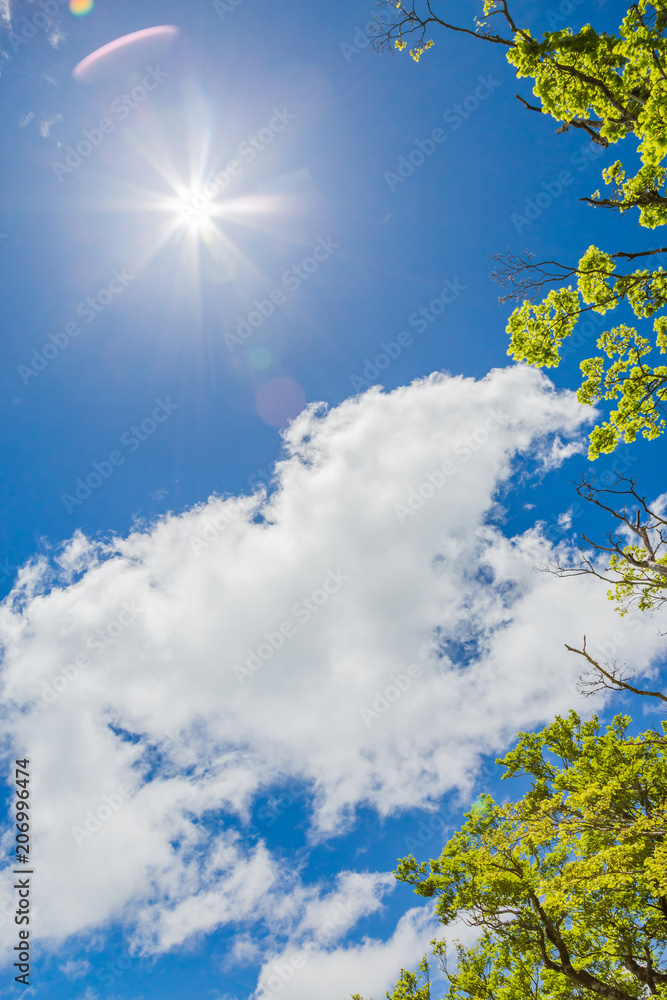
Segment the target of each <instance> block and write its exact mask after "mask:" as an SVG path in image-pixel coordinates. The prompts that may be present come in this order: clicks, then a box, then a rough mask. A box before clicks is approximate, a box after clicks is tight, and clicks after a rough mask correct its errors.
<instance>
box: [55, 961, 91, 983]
mask: <svg viewBox="0 0 667 1000" xmlns="http://www.w3.org/2000/svg"><path fill="white" fill-rule="evenodd" d="M60 971H61V972H62V973H63V975H65V976H67V978H68V979H80V978H81V976H85V975H87V974H88V972H89V971H90V962H88V961H86V959H70V960H69V962H65V964H64V965H61V966H60Z"/></svg>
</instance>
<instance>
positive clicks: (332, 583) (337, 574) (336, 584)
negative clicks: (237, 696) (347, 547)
mask: <svg viewBox="0 0 667 1000" xmlns="http://www.w3.org/2000/svg"><path fill="white" fill-rule="evenodd" d="M349 579H350V577H349V576H347V575H346V574H345V573H343V571H342V570H341V569H340V567H339V568H338V569H336V570H331V569H330V570H329V572H328V573H327V575H326V577H325V578H324V580H323V581H322V583H321V585H320V586H319V587H317V588H316V589H315V590H313V592H312V593H311V594H310V595H309V596H308V597H302V598H301V600H300V601H297V602H296V604H293V605H292V609H291V615H292V618H296V621H297V624H296V625H295V623H294V622H293V621H292V618H286V619H285V620H284V621H283V622H281V623H280V625H279V626H278V627H277V629H276V631H275V632H265V633H264V635H263V636H262V638H263V639H264V640H265V641H264V642H261V643H260V644H259V646H258V647H257V649H256V650H254V649H248V650H246V654H247V655H246V660H245V665H241V664H238V663H235V664H234V666H233V668H232V669H233V670H234V674H235V675H236V679H237V681H238V682H239V684H240V685H242V684H243V683H244V681H245V679H246V678H247V677H252V676H253V675H254V674H255V673H257V671H258V670H261V669H262V667H263V666H264V664H265V663H268V661H269V660H270V659H271V658H272V656H273V654H274V653H275V652H276V651H277V650H279V649H282V647H283V646H284V645H285V642H286V641H287V640H288V639H291V638H292V637H293V636H295V635H296V632H297V628H298V626H299V625H306V624H307V623H308V622H309V621H310V619H311V618H312V617H313V616H314V615H316V614H317V613H318V612H319V611H320V610H321V608H323V607H324V605H325V604H327V603H328V601H329V598H331V597H333V595H334V594H337V593H338V591H339V590H340V589H341V587H343V586H344V585H345V584H346V583H347V582H348V580H349Z"/></svg>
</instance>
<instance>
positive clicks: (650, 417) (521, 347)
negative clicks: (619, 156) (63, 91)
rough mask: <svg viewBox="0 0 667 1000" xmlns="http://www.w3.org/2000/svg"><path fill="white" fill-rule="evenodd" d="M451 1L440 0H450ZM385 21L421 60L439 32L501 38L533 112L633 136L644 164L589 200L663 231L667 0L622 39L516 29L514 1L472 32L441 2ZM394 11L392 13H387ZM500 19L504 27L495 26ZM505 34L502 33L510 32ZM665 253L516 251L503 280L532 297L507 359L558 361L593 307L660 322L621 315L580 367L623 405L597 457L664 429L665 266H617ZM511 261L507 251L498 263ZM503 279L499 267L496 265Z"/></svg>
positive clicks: (384, 41) (496, 3)
mask: <svg viewBox="0 0 667 1000" xmlns="http://www.w3.org/2000/svg"><path fill="white" fill-rule="evenodd" d="M443 5H444V0H443ZM378 6H379V7H381V8H382V11H383V14H384V16H383V17H382V19H378V21H377V23H376V28H375V36H374V42H375V46H376V48H378V49H386V48H390V47H394V48H396V49H398V50H399V51H401V50H403V49H404V48H406V47H407V44H408V42H407V41H406V39H407V38H409V39H410V40H411V41H412V40H414V42H415V44H414V47H413V48H412V49H411V50H410V52H411V55H412V56H413V58H414V59H416V60H419V58H420V57H421V56H422V55H423V54H424V52H426V51H427V50H428V49H430V48H431V47H432V46H433V44H434V42H433V39H432V38H428V37H427V36H428V35H429V34H430V33H431V31H432V30H433V29H437V28H443V29H446V30H450V31H455V32H461V33H463V34H465V35H469V36H472V37H475V38H478V39H480V40H481V41H485V42H487V43H491V44H494V45H499V46H501V47H502V48H504V49H505V50H506V57H507V61H508V62H509V63H510V65H511V66H513V67H514V69H515V71H516V75H517V77H520V78H521V77H526V78H530V79H532V80H533V82H534V86H533V93H534V95H535V96H536V97H537V98H538V99H539V101H540V103H539V105H534V104H530V103H529V102H528V101H527V100H525V99H524V98H523V97H520V96H519V95H518V94H517V97H518V99H519V100H520V101H521V102H522V103H523V104H524V105H525V107H526V108H528V109H529V110H531V111H536V112H539V113H541V114H546V115H550V116H551V117H552V118H554V119H555V120H556V121H557V122H558V123H559V127H558V129H557V132H559V133H563V132H567V131H569V130H570V129H579V130H582V131H584V132H585V133H586V134H587V135H588V136H589V137H590V139H591V141H592V142H594V143H596V144H598V145H600V146H604V147H609V146H611V145H614V144H615V143H617V142H620V141H621V140H624V139H628V137H629V136H630V135H633V136H634V138H635V140H636V141H637V144H638V145H637V152H638V153H639V156H640V161H641V166H640V168H639V169H638V170H637V171H636V172H635V173H634V174H633V175H632V176H631V175H629V174H628V173H627V171H626V168H625V166H624V165H623V163H622V162H621V160H617V161H616V162H615V163H613V164H612V165H611V166H610V167H608V168H607V169H606V170H605V171H603V179H604V181H605V184H606V185H607V186H608V187H610V189H611V191H610V195H609V196H608V197H604V198H603V197H601V196H600V193H599V191H598V192H595V193H594V194H593V196H592V197H587V198H583V199H582V200H584V201H587V202H589V203H590V204H591V205H593V206H595V207H598V208H606V209H608V210H611V211H614V212H618V213H621V214H624V213H626V212H627V211H630V210H631V209H638V210H639V218H638V221H639V225H640V226H643V227H647V228H651V229H652V228H656V227H657V226H660V225H664V224H665V222H667V169H666V168H665V167H664V166H663V165H662V164H663V160H664V157H665V155H666V154H667V127H666V126H667V117H666V112H667V39H666V38H665V32H666V31H667V4H666V3H664V2H663V0H653V2H649V0H638V2H637V3H635V4H632V6H631V7H630V8H629V9H628V11H627V14H626V16H625V17H624V19H623V21H622V22H621V24H620V26H619V30H618V34H617V35H610V34H607V33H606V32H597V31H595V29H594V28H593V27H592V26H591V25H590V24H587V25H584V27H583V28H581V30H580V31H578V32H576V33H573V32H572V30H571V29H570V28H566V29H563V30H558V31H549V32H545V33H544V35H543V36H542V41H539V40H538V39H536V38H533V37H532V35H531V33H530V31H529V30H528V29H527V28H523V27H520V26H519V25H518V24H517V23H516V21H515V19H514V17H513V15H512V14H511V12H510V9H509V4H508V2H507V0H484V3H483V8H482V16H483V17H485V18H486V20H479V19H475V22H474V27H466V26H465V25H462V24H454V23H452V22H451V21H449V20H446V19H445V18H444V17H443V16H441V15H440V13H438V11H439V9H440V7H439V5H438V3H437V2H436V0H405V2H404V0H398V2H397V0H378ZM388 12H391V14H390V16H389V18H388V17H387V13H388ZM492 26H493V28H495V27H496V26H498V31H495V30H492ZM499 32H503V33H502V34H501V33H499ZM665 252H667V248H665V247H658V248H655V249H650V250H639V251H626V250H619V251H616V252H615V253H607V252H604V251H603V250H601V249H599V248H598V247H595V246H591V247H589V248H588V250H586V252H585V253H584V254H583V256H582V257H581V259H580V260H579V261H578V263H577V264H573V263H570V264H567V263H566V264H563V263H560V262H557V261H541V262H538V263H535V262H534V260H533V257H532V255H531V254H530V253H526V254H525V255H524V256H512V255H509V256H508V257H507V258H506V259H505V260H504V269H502V270H501V271H500V277H501V279H504V280H506V281H508V282H509V283H510V284H512V285H513V294H516V295H517V297H520V298H523V299H525V301H523V303H522V305H520V306H519V307H518V308H517V309H515V310H514V312H513V313H512V315H511V316H510V319H509V322H508V326H507V330H508V333H509V334H510V338H511V339H510V347H509V351H508V354H510V355H511V356H512V357H514V358H515V359H516V360H517V361H526V362H527V363H528V364H532V365H537V366H540V367H553V366H556V365H558V364H559V363H560V360H561V357H562V353H561V346H562V344H563V341H565V340H567V339H568V338H570V337H571V336H572V334H573V333H574V330H575V327H576V325H577V322H578V320H579V319H580V318H581V317H582V316H585V315H586V314H588V313H590V312H593V313H597V314H599V315H605V314H606V313H608V312H613V311H614V310H616V309H620V308H621V307H622V306H623V305H626V306H629V307H630V309H631V310H632V312H633V313H634V315H635V316H636V317H637V319H641V320H644V319H652V320H653V331H652V334H649V335H648V336H645V335H643V334H640V333H639V331H638V330H637V329H635V328H634V327H633V326H628V325H627V324H626V323H623V322H620V323H618V324H617V325H616V326H615V327H612V328H611V329H609V330H606V331H604V332H602V333H601V335H600V337H599V339H598V342H597V346H598V348H599V350H600V351H601V352H602V353H601V354H600V355H598V356H596V357H592V358H587V359H585V360H584V361H582V363H581V370H582V374H583V376H584V379H583V382H582V384H581V386H580V387H579V390H578V396H579V399H580V401H581V402H582V403H591V404H594V403H597V402H600V401H602V400H605V401H610V402H616V404H617V407H618V408H617V409H614V410H612V411H611V412H610V414H609V419H608V420H607V421H605V422H603V423H602V424H600V425H598V426H596V427H595V428H594V430H593V432H592V433H591V436H590V450H589V457H590V458H591V459H595V458H597V457H598V456H599V455H600V454H601V453H603V452H611V451H613V450H614V449H615V448H616V446H617V445H618V444H619V443H620V442H621V441H622V440H625V441H626V442H630V441H634V440H635V438H636V436H637V434H641V435H643V436H644V437H645V438H648V439H653V438H656V437H658V436H659V435H660V434H662V433H663V431H664V430H665V426H666V424H665V419H664V414H665V410H666V407H667V366H665V365H660V364H656V356H657V354H661V353H665V351H667V314H662V315H660V313H661V312H663V311H664V310H665V309H666V307H667V272H665V271H664V270H663V268H662V267H653V268H648V269H647V268H641V267H640V268H637V269H634V270H633V269H629V270H627V269H622V268H619V261H626V262H632V261H633V260H635V259H637V258H639V257H642V258H650V257H654V256H655V255H658V254H662V253H665ZM500 259H501V260H503V258H500ZM496 276H498V272H496ZM568 279H571V280H572V281H573V282H576V287H575V288H573V287H572V284H568V285H561V287H560V288H552V289H551V290H550V291H549V292H548V294H547V295H546V297H545V298H544V299H543V300H542V301H541V302H539V303H535V301H534V300H533V299H531V298H527V297H526V296H527V293H528V292H529V291H531V290H532V291H536V290H537V291H542V290H543V288H544V287H545V286H546V285H549V284H551V283H554V284H557V283H559V282H563V281H567V280H568Z"/></svg>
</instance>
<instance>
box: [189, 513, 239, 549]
mask: <svg viewBox="0 0 667 1000" xmlns="http://www.w3.org/2000/svg"><path fill="white" fill-rule="evenodd" d="M245 509H246V508H245V507H244V506H243V505H242V504H241V503H238V502H236V503H234V502H232V503H227V504H225V507H224V509H222V510H219V511H218V513H217V514H214V515H213V516H212V517H210V518H207V519H206V520H205V521H203V522H202V524H203V527H202V528H199V533H198V534H196V535H195V534H191V535H189V536H188V541H189V542H190V548H191V549H192V551H193V552H196V553H199V552H201V550H202V549H207V548H208V547H209V545H210V544H211V542H214V541H215V540H216V539H217V538H219V537H220V535H221V534H222V533H223V532H224V531H226V530H227V528H228V527H229V526H230V524H233V523H234V521H236V520H237V519H238V517H239V514H241V513H242V512H243V511H244V510H245Z"/></svg>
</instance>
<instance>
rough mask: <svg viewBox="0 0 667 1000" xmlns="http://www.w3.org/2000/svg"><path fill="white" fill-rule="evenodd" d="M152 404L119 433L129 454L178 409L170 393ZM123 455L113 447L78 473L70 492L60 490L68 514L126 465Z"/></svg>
mask: <svg viewBox="0 0 667 1000" xmlns="http://www.w3.org/2000/svg"><path fill="white" fill-rule="evenodd" d="M155 403H156V406H155V407H154V408H153V410H152V411H151V414H150V415H149V416H148V417H144V419H143V420H142V421H141V423H140V424H133V425H132V426H131V427H130V428H129V429H128V430H126V431H124V432H123V433H122V434H121V436H120V443H121V445H122V446H123V448H126V449H127V451H128V453H129V454H132V453H133V452H135V451H137V449H138V448H140V447H141V445H142V444H143V443H144V441H148V439H149V438H150V437H152V435H153V434H155V432H156V430H157V429H158V427H159V426H160V424H163V423H165V421H167V420H168V419H169V417H170V416H171V415H172V413H174V412H175V411H176V410H180V408H181V404H180V403H172V402H171V400H170V399H169V396H167V398H166V399H156V400H155ZM125 458H126V456H125V455H124V454H123V453H122V452H121V451H119V450H118V449H114V450H113V451H111V452H109V455H108V456H107V458H104V459H102V461H101V462H93V465H92V471H91V472H89V473H87V474H86V476H85V479H84V478H83V476H77V478H76V480H75V481H74V490H73V493H63V494H61V497H60V499H61V500H62V502H63V504H64V505H65V510H66V511H67V513H68V514H71V513H72V511H73V510H74V509H75V508H76V507H81V505H82V504H84V503H85V502H86V500H88V499H90V497H91V496H92V495H93V492H94V491H95V490H99V488H100V486H101V485H102V484H103V483H104V482H105V481H106V480H107V479H110V478H111V476H112V475H113V474H114V472H115V471H116V469H117V468H119V467H120V466H121V465H124V464H125Z"/></svg>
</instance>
